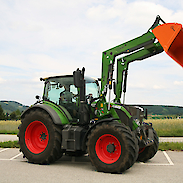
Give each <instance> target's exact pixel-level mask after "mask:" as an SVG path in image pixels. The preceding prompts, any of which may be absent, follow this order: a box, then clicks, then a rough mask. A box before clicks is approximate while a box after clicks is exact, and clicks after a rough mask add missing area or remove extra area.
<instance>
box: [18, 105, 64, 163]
mask: <svg viewBox="0 0 183 183" xmlns="http://www.w3.org/2000/svg"><path fill="white" fill-rule="evenodd" d="M61 132H62V131H61V128H60V127H59V126H57V125H55V124H54V123H53V121H52V119H51V118H50V116H49V115H48V114H47V113H46V112H45V111H43V110H40V109H36V110H31V111H30V112H29V113H27V114H26V115H25V117H24V118H23V119H22V124H21V125H20V127H19V134H18V137H19V144H20V149H21V151H22V152H23V154H24V156H25V157H26V158H27V159H28V161H29V162H32V163H39V164H49V163H52V162H54V161H56V160H57V159H59V158H60V157H61V156H62V154H63V152H62V150H61Z"/></svg>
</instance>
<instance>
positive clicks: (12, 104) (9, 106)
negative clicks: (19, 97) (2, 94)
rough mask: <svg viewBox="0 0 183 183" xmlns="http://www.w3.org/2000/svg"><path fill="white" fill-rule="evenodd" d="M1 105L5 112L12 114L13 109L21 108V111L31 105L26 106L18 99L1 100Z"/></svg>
mask: <svg viewBox="0 0 183 183" xmlns="http://www.w3.org/2000/svg"><path fill="white" fill-rule="evenodd" d="M0 105H1V107H2V109H3V111H4V112H5V113H9V114H11V113H12V112H13V111H16V110H17V109H19V110H20V112H22V111H24V110H25V109H27V108H28V107H29V106H25V105H22V104H20V103H19V102H16V101H5V100H4V101H0Z"/></svg>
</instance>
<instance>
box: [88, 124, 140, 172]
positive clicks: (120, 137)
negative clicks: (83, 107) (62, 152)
mask: <svg viewBox="0 0 183 183" xmlns="http://www.w3.org/2000/svg"><path fill="white" fill-rule="evenodd" d="M87 150H88V154H89V158H90V160H91V162H92V164H93V165H94V166H95V167H96V169H97V171H100V172H110V173H120V172H123V171H125V170H127V169H128V168H130V167H131V166H132V165H133V164H134V162H135V161H136V158H137V154H138V145H137V141H136V140H135V137H134V136H133V134H132V132H131V130H130V129H129V128H128V127H126V126H125V125H124V124H119V123H118V122H112V123H108V124H107V123H103V124H102V125H97V126H96V128H95V129H93V130H92V131H91V134H90V136H88V143H87Z"/></svg>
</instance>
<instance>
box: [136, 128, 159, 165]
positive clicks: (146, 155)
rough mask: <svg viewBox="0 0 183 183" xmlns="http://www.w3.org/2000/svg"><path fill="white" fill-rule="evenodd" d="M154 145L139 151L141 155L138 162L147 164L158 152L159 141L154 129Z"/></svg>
mask: <svg viewBox="0 0 183 183" xmlns="http://www.w3.org/2000/svg"><path fill="white" fill-rule="evenodd" d="M153 135H154V144H152V145H150V146H147V147H144V148H141V149H139V155H138V158H137V161H141V162H146V161H147V160H149V159H151V158H153V157H154V156H155V154H156V153H157V151H158V146H159V140H158V135H157V133H156V131H155V130H154V129H153Z"/></svg>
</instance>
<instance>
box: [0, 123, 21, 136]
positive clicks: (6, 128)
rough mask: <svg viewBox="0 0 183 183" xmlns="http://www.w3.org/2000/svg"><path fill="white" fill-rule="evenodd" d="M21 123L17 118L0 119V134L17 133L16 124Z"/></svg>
mask: <svg viewBox="0 0 183 183" xmlns="http://www.w3.org/2000/svg"><path fill="white" fill-rule="evenodd" d="M20 124H21V121H20V120H18V121H16V120H6V121H5V120H3V121H0V134H17V133H18V126H19V125H20Z"/></svg>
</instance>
